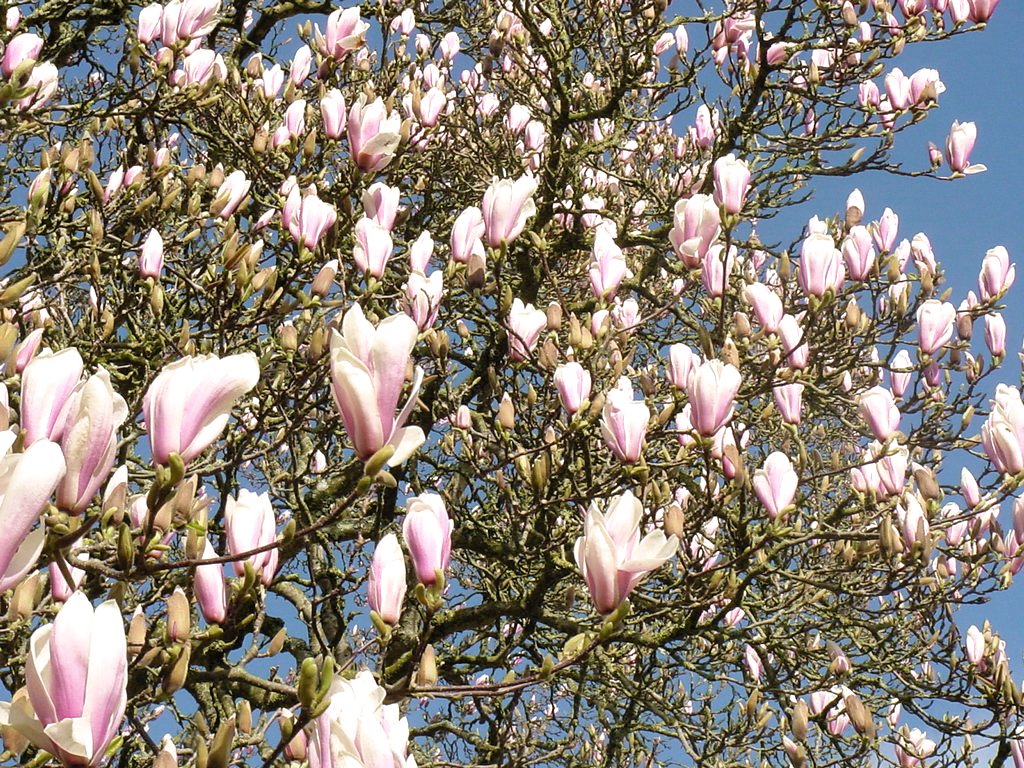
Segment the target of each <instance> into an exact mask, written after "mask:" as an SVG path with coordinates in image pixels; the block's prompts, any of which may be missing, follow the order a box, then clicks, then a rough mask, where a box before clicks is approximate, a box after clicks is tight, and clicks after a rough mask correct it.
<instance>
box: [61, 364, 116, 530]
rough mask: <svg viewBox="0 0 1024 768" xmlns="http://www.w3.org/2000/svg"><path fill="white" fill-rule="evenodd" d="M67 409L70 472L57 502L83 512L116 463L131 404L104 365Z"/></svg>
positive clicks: (66, 446)
mask: <svg viewBox="0 0 1024 768" xmlns="http://www.w3.org/2000/svg"><path fill="white" fill-rule="evenodd" d="M64 413H65V414H66V415H65V420H64V428H63V430H62V437H61V450H62V451H63V453H64V459H65V462H66V464H67V474H65V475H64V479H63V480H61V482H60V485H58V486H57V505H58V506H59V507H61V508H62V509H65V510H67V511H69V512H72V513H80V512H82V511H83V510H84V509H85V508H86V507H87V506H88V505H89V502H91V501H92V499H93V497H94V496H95V495H96V491H98V490H99V488H100V486H101V485H103V483H104V482H105V481H106V479H107V477H108V476H109V475H110V471H111V469H113V467H114V455H115V452H116V449H117V430H118V428H119V427H120V426H121V425H122V424H123V423H124V422H125V420H126V419H127V418H128V404H127V403H125V401H124V398H122V397H121V396H120V395H119V394H117V392H115V391H114V388H113V386H111V384H110V375H109V374H108V373H107V372H106V371H105V370H104V369H103V368H100V369H99V370H98V371H97V372H96V374H95V375H94V376H90V377H89V378H88V379H87V380H86V381H85V382H83V383H82V384H80V385H79V386H78V388H77V389H76V390H75V391H74V392H73V393H72V394H71V396H70V397H69V398H68V400H67V403H66V404H65V406H64Z"/></svg>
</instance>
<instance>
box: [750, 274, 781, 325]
mask: <svg viewBox="0 0 1024 768" xmlns="http://www.w3.org/2000/svg"><path fill="white" fill-rule="evenodd" d="M743 300H744V301H745V302H746V303H747V304H749V305H750V307H751V309H753V310H754V316H755V317H756V318H757V322H759V323H760V324H761V327H762V328H764V330H765V331H766V332H767V333H775V331H777V330H778V328H779V323H780V322H781V321H782V316H783V315H784V314H785V313H786V312H785V309H784V308H783V306H782V298H781V297H780V296H779V294H777V293H776V292H775V291H773V290H772V289H771V288H769V287H768V286H767V285H765V284H764V283H751V284H750V285H747V286H745V287H744V288H743Z"/></svg>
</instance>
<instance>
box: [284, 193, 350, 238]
mask: <svg viewBox="0 0 1024 768" xmlns="http://www.w3.org/2000/svg"><path fill="white" fill-rule="evenodd" d="M285 208H288V209H289V211H288V222H287V225H286V226H287V227H288V231H289V232H290V233H291V236H292V237H293V238H295V242H297V243H300V244H301V245H303V246H305V247H306V248H309V249H314V248H316V247H317V245H319V243H320V239H321V238H322V237H323V236H324V235H325V234H326V233H327V231H328V230H330V228H331V227H333V226H334V222H335V221H336V220H337V218H338V212H337V211H336V210H335V208H334V206H333V205H331V204H330V203H326V202H324V201H323V200H321V199H320V198H319V197H317V194H316V191H315V190H313V191H311V192H310V193H309V194H306V195H302V196H301V197H300V195H299V190H298V187H292V191H291V192H290V193H289V195H288V201H287V202H286V203H285Z"/></svg>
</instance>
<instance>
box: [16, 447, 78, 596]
mask: <svg viewBox="0 0 1024 768" xmlns="http://www.w3.org/2000/svg"><path fill="white" fill-rule="evenodd" d="M14 440H15V434H14V433H13V432H10V431H4V432H0V592H6V591H7V590H8V589H10V588H12V587H14V586H15V585H16V584H17V583H18V582H19V581H20V580H21V578H22V577H23V576H24V575H25V574H26V573H28V571H29V570H31V569H32V567H33V566H34V565H35V562H36V559H37V558H38V557H39V555H40V553H41V552H42V549H43V542H44V540H45V537H46V532H45V530H44V529H43V528H42V526H40V527H38V528H36V529H35V531H34V532H32V526H34V525H35V524H36V522H37V521H38V520H39V514H40V513H41V512H42V511H43V507H44V506H46V502H47V501H48V500H49V498H50V494H52V493H53V491H54V489H55V488H56V487H57V483H58V482H60V479H61V477H63V475H64V456H63V454H61V451H60V447H59V446H58V445H57V444H56V443H51V442H50V441H49V440H45V439H44V440H38V441H36V442H35V443H33V444H32V445H31V446H29V447H28V448H27V449H26V450H25V451H24V452H23V453H11V452H10V450H11V447H12V446H13V444H14Z"/></svg>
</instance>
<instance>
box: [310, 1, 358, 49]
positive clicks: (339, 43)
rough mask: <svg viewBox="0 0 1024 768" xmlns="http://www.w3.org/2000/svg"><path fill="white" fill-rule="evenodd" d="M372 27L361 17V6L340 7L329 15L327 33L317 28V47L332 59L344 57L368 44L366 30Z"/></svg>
mask: <svg viewBox="0 0 1024 768" xmlns="http://www.w3.org/2000/svg"><path fill="white" fill-rule="evenodd" d="M369 28H370V25H369V24H367V23H366V22H365V21H363V20H362V19H361V18H360V17H359V6H358V5H356V6H353V7H352V8H338V9H337V10H335V11H334V12H333V13H331V15H330V16H328V17H327V34H326V35H323V34H322V33H321V32H320V27H319V26H318V27H317V28H316V33H315V38H316V45H317V48H318V49H319V50H320V52H321V53H322V54H323V55H324V56H329V57H330V58H332V59H343V58H344V57H345V56H347V55H348V54H349V53H350V52H351V51H354V50H356V49H358V48H362V47H363V46H364V45H365V44H366V32H367V30H368V29H369Z"/></svg>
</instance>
